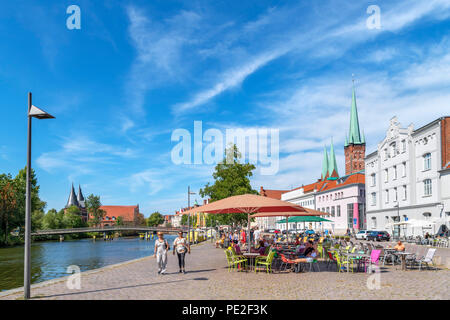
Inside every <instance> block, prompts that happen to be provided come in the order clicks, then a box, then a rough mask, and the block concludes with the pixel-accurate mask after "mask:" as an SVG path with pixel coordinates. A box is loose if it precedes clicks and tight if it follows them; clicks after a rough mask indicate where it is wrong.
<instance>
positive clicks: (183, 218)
mask: <svg viewBox="0 0 450 320" xmlns="http://www.w3.org/2000/svg"><path fill="white" fill-rule="evenodd" d="M187 224H188V215H187V214H183V215H182V216H181V225H182V226H187ZM191 225H192V220H191Z"/></svg>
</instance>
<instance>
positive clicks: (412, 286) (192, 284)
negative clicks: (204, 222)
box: [0, 243, 450, 300]
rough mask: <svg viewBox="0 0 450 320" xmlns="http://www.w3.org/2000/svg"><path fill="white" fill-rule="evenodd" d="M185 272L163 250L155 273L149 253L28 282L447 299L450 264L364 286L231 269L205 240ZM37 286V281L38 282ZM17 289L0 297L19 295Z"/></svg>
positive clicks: (128, 289)
mask: <svg viewBox="0 0 450 320" xmlns="http://www.w3.org/2000/svg"><path fill="white" fill-rule="evenodd" d="M186 265H187V267H186V270H187V273H186V274H180V273H178V265H177V259H176V256H173V255H172V254H170V255H169V260H168V274H166V275H158V274H157V272H156V270H157V268H156V261H155V259H154V258H153V257H148V258H143V259H139V260H137V261H132V262H129V263H125V264H121V265H118V266H115V267H106V268H103V269H100V270H99V271H94V272H88V273H83V274H82V277H81V289H68V288H67V286H66V282H65V281H59V282H58V281H53V283H50V284H48V285H45V286H40V287H32V297H33V298H34V299H57V300H59V299H88V300H96V299H232V300H237V299H446V300H447V299H450V289H449V284H450V283H449V279H450V270H447V269H443V270H438V271H429V270H425V271H424V270H422V271H418V270H408V271H401V270H399V266H395V267H392V266H389V267H386V268H383V270H382V272H381V274H380V289H378V290H377V289H375V290H369V289H368V287H367V279H368V278H369V275H368V274H365V273H353V274H352V273H349V274H347V273H338V272H335V271H325V270H326V268H325V265H321V272H306V273H299V274H296V273H275V274H265V273H258V274H255V273H254V272H249V273H245V272H231V273H229V272H228V271H227V269H226V268H225V266H226V260H225V254H224V252H223V250H222V249H216V248H214V247H213V246H212V244H211V243H203V244H200V245H198V246H195V247H193V248H192V254H191V255H187V256H186ZM38 286H39V285H38ZM22 295H23V293H21V292H17V293H14V294H11V295H7V296H2V297H0V299H20V298H21V297H22Z"/></svg>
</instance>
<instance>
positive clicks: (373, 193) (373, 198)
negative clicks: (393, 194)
mask: <svg viewBox="0 0 450 320" xmlns="http://www.w3.org/2000/svg"><path fill="white" fill-rule="evenodd" d="M371 196H372V205H373V206H375V205H376V204H377V194H376V192H372V193H371Z"/></svg>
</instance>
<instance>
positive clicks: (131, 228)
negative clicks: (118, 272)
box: [31, 226, 187, 236]
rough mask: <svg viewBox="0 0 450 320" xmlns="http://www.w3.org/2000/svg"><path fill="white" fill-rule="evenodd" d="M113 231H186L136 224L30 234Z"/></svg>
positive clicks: (41, 231)
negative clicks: (137, 225)
mask: <svg viewBox="0 0 450 320" xmlns="http://www.w3.org/2000/svg"><path fill="white" fill-rule="evenodd" d="M114 231H140V232H154V231H155V232H159V231H161V232H164V233H178V232H179V231H187V228H186V230H184V229H182V228H168V227H136V226H110V227H89V228H73V229H47V230H36V231H35V232H32V233H31V235H32V236H47V235H58V234H59V235H63V234H70V233H86V232H114Z"/></svg>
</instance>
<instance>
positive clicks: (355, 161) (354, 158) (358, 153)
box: [344, 83, 366, 175]
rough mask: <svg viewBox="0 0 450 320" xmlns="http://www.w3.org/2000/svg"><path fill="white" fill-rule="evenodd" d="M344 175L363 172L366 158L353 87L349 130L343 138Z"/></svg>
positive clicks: (364, 142) (364, 141)
mask: <svg viewBox="0 0 450 320" xmlns="http://www.w3.org/2000/svg"><path fill="white" fill-rule="evenodd" d="M344 153H345V174H346V175H348V174H352V173H355V172H358V171H362V170H364V157H365V156H366V140H365V138H364V133H363V134H362V135H361V133H360V131H359V121H358V110H357V108H356V95H355V85H354V83H353V90H352V107H351V111H350V130H349V134H348V138H347V137H346V138H345V146H344Z"/></svg>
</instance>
